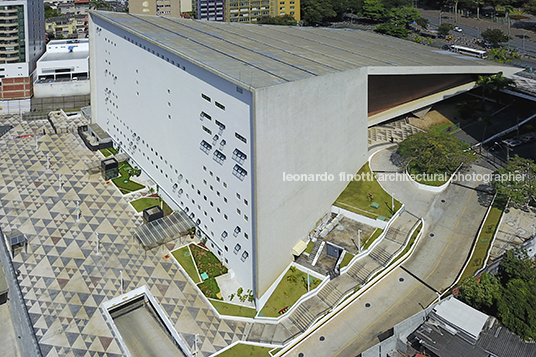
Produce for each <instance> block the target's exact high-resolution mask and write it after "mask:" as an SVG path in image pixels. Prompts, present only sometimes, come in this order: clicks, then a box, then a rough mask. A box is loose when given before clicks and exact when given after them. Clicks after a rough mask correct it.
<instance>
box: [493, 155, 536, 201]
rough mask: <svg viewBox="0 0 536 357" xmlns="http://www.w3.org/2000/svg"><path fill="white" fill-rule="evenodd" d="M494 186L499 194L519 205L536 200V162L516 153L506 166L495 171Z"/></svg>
mask: <svg viewBox="0 0 536 357" xmlns="http://www.w3.org/2000/svg"><path fill="white" fill-rule="evenodd" d="M495 174H496V175H494V176H495V177H494V178H495V179H494V180H493V186H494V188H495V190H496V191H497V194H498V195H503V196H505V197H508V198H510V202H512V203H514V204H515V205H518V206H527V205H528V204H529V203H530V202H536V163H535V162H534V161H532V160H530V159H525V158H522V157H519V156H518V155H515V156H514V157H513V158H511V159H510V160H509V161H508V163H507V164H506V167H505V168H503V169H499V170H497V171H496V172H495Z"/></svg>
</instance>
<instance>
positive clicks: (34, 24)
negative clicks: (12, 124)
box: [0, 0, 45, 114]
mask: <svg viewBox="0 0 536 357" xmlns="http://www.w3.org/2000/svg"><path fill="white" fill-rule="evenodd" d="M0 17H1V18H2V21H1V22H0V62H2V63H1V64H0V81H1V85H0V114H8V113H21V112H26V111H29V110H30V98H31V96H32V78H31V77H32V73H33V72H34V70H35V66H36V62H37V59H38V58H39V57H40V56H41V55H42V54H43V52H44V51H45V9H44V6H43V1H42V0H14V1H0Z"/></svg>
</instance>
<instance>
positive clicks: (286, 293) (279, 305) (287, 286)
mask: <svg viewBox="0 0 536 357" xmlns="http://www.w3.org/2000/svg"><path fill="white" fill-rule="evenodd" d="M320 282H321V280H320V279H316V278H313V281H312V282H311V283H310V289H311V290H313V289H314V288H316V287H317V286H318V285H319V284H320ZM305 293H307V273H304V272H303V271H301V270H298V269H296V268H294V267H290V269H289V270H287V272H286V273H285V275H284V276H283V279H281V281H280V282H279V284H278V285H277V287H276V288H275V290H274V292H273V293H272V295H271V296H270V298H269V299H268V301H267V302H266V305H264V307H263V309H262V310H261V313H262V316H266V317H278V316H279V311H280V310H282V309H284V308H285V307H287V306H288V307H290V306H292V305H293V304H294V303H295V302H296V301H298V299H299V298H300V297H301V296H302V295H303V294H305Z"/></svg>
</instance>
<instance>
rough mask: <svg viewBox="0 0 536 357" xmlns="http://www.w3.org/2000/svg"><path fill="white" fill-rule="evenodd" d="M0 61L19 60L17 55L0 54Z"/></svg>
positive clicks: (11, 61) (10, 61) (12, 61)
mask: <svg viewBox="0 0 536 357" xmlns="http://www.w3.org/2000/svg"><path fill="white" fill-rule="evenodd" d="M0 62H6V63H16V62H19V56H15V57H8V56H7V55H1V54H0Z"/></svg>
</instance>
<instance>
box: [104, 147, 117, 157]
mask: <svg viewBox="0 0 536 357" xmlns="http://www.w3.org/2000/svg"><path fill="white" fill-rule="evenodd" d="M100 152H101V153H102V154H103V155H104V157H109V156H112V155H115V154H117V150H116V149H114V148H108V149H101V150H100Z"/></svg>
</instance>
